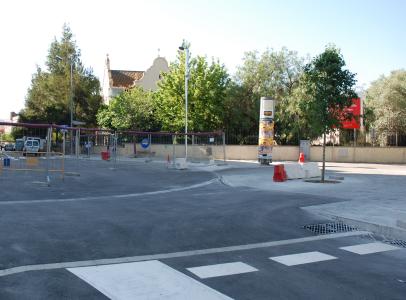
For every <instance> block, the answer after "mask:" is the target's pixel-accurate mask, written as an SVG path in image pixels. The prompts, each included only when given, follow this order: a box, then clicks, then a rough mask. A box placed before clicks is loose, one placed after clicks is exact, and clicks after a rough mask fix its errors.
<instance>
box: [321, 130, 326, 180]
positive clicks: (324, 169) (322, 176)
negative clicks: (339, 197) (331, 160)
mask: <svg viewBox="0 0 406 300" xmlns="http://www.w3.org/2000/svg"><path fill="white" fill-rule="evenodd" d="M325 171H326V133H324V134H323V167H322V169H321V182H323V183H324V173H325Z"/></svg>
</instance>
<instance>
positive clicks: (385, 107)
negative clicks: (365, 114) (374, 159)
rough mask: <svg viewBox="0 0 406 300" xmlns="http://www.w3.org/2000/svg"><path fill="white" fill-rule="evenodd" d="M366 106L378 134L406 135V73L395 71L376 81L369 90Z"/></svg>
mask: <svg viewBox="0 0 406 300" xmlns="http://www.w3.org/2000/svg"><path fill="white" fill-rule="evenodd" d="M366 105H367V108H369V110H370V111H371V114H373V117H371V119H372V125H373V126H374V128H376V129H377V130H378V132H380V133H382V132H392V133H394V132H398V133H406V71H405V70H397V71H393V72H392V73H391V74H390V75H389V76H387V77H385V76H382V77H381V78H379V79H378V80H376V81H374V82H373V83H372V85H371V86H370V87H369V89H368V90H367V95H366Z"/></svg>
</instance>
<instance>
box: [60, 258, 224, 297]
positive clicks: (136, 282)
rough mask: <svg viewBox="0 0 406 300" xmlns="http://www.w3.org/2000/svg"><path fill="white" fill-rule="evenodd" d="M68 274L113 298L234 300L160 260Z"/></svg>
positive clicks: (82, 270)
mask: <svg viewBox="0 0 406 300" xmlns="http://www.w3.org/2000/svg"><path fill="white" fill-rule="evenodd" d="M68 271H70V272H71V273H73V274H75V275H76V276H78V277H79V278H81V279H82V280H84V281H86V282H87V283H88V284H90V285H91V286H93V287H94V288H96V289H97V290H99V291H100V292H102V293H103V294H104V295H106V296H107V297H109V298H110V299H117V300H127V299H140V300H142V299H148V300H152V299H169V300H171V299H173V300H175V299H179V300H183V299H184V300H189V299H197V300H231V299H232V298H230V297H228V296H226V295H224V294H222V293H220V292H218V291H216V290H214V289H212V288H210V287H208V286H206V285H204V284H203V283H201V282H199V281H197V280H195V279H193V278H191V277H189V276H187V275H185V274H183V273H181V272H179V271H177V270H175V269H173V268H171V267H169V266H167V265H165V264H164V263H162V262H160V261H157V260H153V261H143V262H133V263H126V264H116V265H107V266H96V267H82V268H69V269H68Z"/></svg>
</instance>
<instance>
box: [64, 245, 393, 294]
mask: <svg viewBox="0 0 406 300" xmlns="http://www.w3.org/2000/svg"><path fill="white" fill-rule="evenodd" d="M397 249H400V248H398V247H395V246H392V245H387V244H384V243H381V242H374V243H366V244H365V243H364V244H357V245H352V246H346V247H339V248H338V253H340V252H341V251H342V253H343V254H344V253H345V252H347V253H348V252H350V253H353V254H357V255H366V254H372V253H380V252H386V251H393V250H397ZM335 255H336V256H333V255H330V254H328V253H323V252H319V251H310V252H302V253H290V254H286V255H280V256H272V257H269V260H270V261H271V262H272V263H276V264H281V265H284V266H286V267H289V268H294V267H295V266H299V265H304V264H313V263H322V262H324V261H334V260H339V259H340V255H337V252H335ZM270 267H272V265H270ZM274 267H275V266H274ZM67 270H68V271H69V272H71V273H72V274H74V275H76V276H77V277H79V278H80V279H82V280H84V281H85V282H87V283H88V284H89V285H91V286H93V287H94V288H96V289H97V290H99V291H100V292H101V293H103V294H104V295H105V296H107V297H108V298H110V299H117V300H126V299H152V300H154V299H202V300H203V299H207V300H212V299H213V300H217V299H232V298H230V297H229V296H228V295H225V294H223V293H221V292H219V291H217V290H215V289H213V288H211V287H209V286H207V285H206V284H204V283H203V282H200V281H198V280H197V279H195V278H198V279H201V280H206V279H210V278H215V277H227V276H234V275H240V274H249V273H260V272H261V268H259V269H258V268H256V267H254V266H251V265H249V264H247V263H245V262H242V261H233V262H227V263H219V264H209V265H198V266H186V267H184V268H177V269H174V268H173V267H171V266H169V265H167V264H165V263H163V262H161V261H159V260H150V261H140V262H130V263H121V264H112V265H99V266H90V267H77V268H68V269H67ZM193 276H196V277H195V278H193ZM247 276H249V275H247Z"/></svg>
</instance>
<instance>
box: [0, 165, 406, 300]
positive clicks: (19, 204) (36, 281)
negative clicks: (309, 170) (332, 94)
mask: <svg viewBox="0 0 406 300" xmlns="http://www.w3.org/2000/svg"><path fill="white" fill-rule="evenodd" d="M101 163H102V164H99V162H97V161H89V162H87V163H86V162H81V164H83V165H82V166H83V167H84V168H83V170H82V172H81V173H80V176H68V177H66V178H65V180H64V181H61V182H59V184H51V186H50V187H47V186H43V185H37V183H36V180H35V178H34V177H32V176H31V174H28V173H27V174H23V175H22V177H20V179H21V180H20V181H16V180H14V179H15V178H16V177H14V178H13V177H6V178H2V179H3V180H2V181H0V187H1V189H2V190H3V191H5V193H3V194H2V196H3V197H1V199H0V228H1V231H0V253H1V255H0V299H30V300H31V299H41V300H42V299H404V295H406V268H405V267H404V266H405V265H404V261H406V249H405V248H402V247H400V246H395V245H392V244H389V243H386V242H385V241H384V240H383V239H382V237H380V236H379V235H375V234H373V233H371V232H370V231H365V230H362V228H359V230H351V231H343V232H340V231H338V232H336V233H330V234H322V235H316V234H315V233H313V232H311V231H309V230H306V229H304V228H307V227H309V226H308V225H312V224H313V225H314V224H323V223H327V222H331V220H330V219H328V218H326V217H325V216H323V215H319V214H314V213H313V212H309V211H308V210H306V209H303V208H305V207H319V206H323V205H327V206H328V205H333V204H336V203H350V202H351V201H352V198H350V199H345V198H342V197H337V196H336V194H335V193H332V192H330V193H328V192H326V191H324V192H317V193H316V192H308V191H307V192H306V191H303V190H290V189H285V190H283V188H282V189H281V188H280V187H284V188H286V187H288V186H292V185H293V186H294V185H295V184H296V186H300V185H308V186H309V189H310V190H312V189H313V190H317V185H315V184H311V183H303V182H301V181H290V182H287V183H286V185H284V184H285V183H282V184H283V185H276V183H273V182H272V181H271V182H269V181H268V180H267V179H266V178H267V177H266V176H269V173H270V172H271V173H272V167H268V168H263V167H260V166H258V165H251V166H247V167H244V166H241V165H234V164H230V165H228V166H196V167H194V168H189V169H188V170H173V169H169V168H166V166H165V164H158V163H156V164H146V163H136V164H133V165H127V164H126V165H124V166H122V167H121V168H120V167H119V168H111V165H109V164H106V163H105V162H101ZM3 175H4V174H3ZM351 176H354V179H357V178H358V179H360V180H361V179H362V178H359V177H357V175H356V174H353V173H351ZM383 176H386V175H383ZM399 176H401V175H399ZM395 177H396V176H395ZM233 178H234V179H233ZM253 178H256V181H255V180H253ZM23 179H24V180H23ZM28 179H29V180H28ZM237 179H238V181H239V182H240V183H241V182H242V183H244V184H240V183H239V184H233V180H234V183H235V182H236V180H237ZM347 179H348V178H347V176H346V178H345V182H348V183H349V184H351V180H348V181H347ZM395 180H400V181H399V182H401V180H402V179H399V178H397V179H395ZM54 182H56V181H53V183H54ZM251 182H257V183H256V185H255V184H252V185H251V184H250V183H251ZM260 184H265V186H266V187H267V188H260V187H259V185H260ZM345 184H346V183H343V185H342V186H345ZM339 185H340V184H336V185H334V188H336V186H339ZM330 186H331V185H330ZM269 187H271V188H269ZM275 187H277V188H275ZM306 187H307V186H306ZM320 188H321V189H323V188H325V187H324V186H322V187H320ZM348 193H349V192H348ZM5 195H6V196H5ZM310 227H311V226H310Z"/></svg>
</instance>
